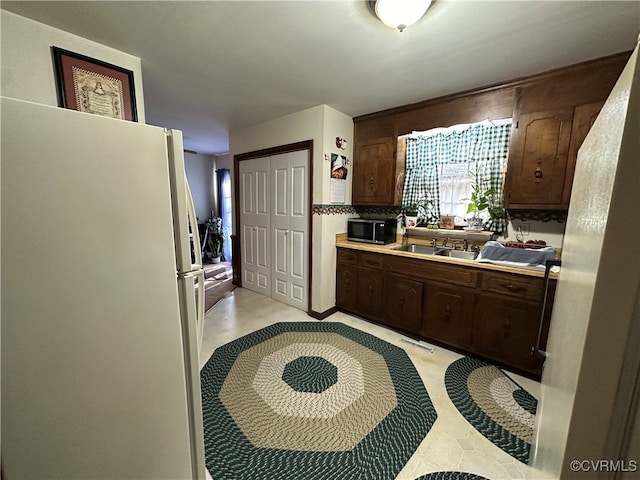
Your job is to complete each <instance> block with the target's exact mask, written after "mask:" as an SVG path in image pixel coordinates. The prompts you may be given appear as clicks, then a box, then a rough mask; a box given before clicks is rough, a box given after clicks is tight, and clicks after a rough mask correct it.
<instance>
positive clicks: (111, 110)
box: [51, 47, 138, 122]
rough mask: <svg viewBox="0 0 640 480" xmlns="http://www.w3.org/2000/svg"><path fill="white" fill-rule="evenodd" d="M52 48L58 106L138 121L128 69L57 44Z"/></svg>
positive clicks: (131, 73)
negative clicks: (59, 46) (62, 47)
mask: <svg viewBox="0 0 640 480" xmlns="http://www.w3.org/2000/svg"><path fill="white" fill-rule="evenodd" d="M51 50H52V53H53V63H54V68H55V74H56V86H57V91H58V105H59V106H60V107H63V108H68V109H71V110H78V111H80V112H87V113H93V114H94V115H102V116H105V117H110V118H119V119H122V120H129V121H132V122H137V121H138V112H137V109H136V96H135V90H134V83H133V72H132V71H131V70H127V69H124V68H122V67H118V66H116V65H112V64H110V63H107V62H103V61H102V60H97V59H95V58H91V57H87V56H85V55H80V54H79V53H74V52H70V51H68V50H63V49H61V48H58V47H51Z"/></svg>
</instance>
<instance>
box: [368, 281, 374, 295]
mask: <svg viewBox="0 0 640 480" xmlns="http://www.w3.org/2000/svg"><path fill="white" fill-rule="evenodd" d="M368 294H369V296H370V297H371V296H373V286H372V285H371V284H369V288H368Z"/></svg>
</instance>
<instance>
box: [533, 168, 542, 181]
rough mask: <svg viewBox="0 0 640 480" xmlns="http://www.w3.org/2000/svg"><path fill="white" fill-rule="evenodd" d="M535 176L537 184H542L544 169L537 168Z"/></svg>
mask: <svg viewBox="0 0 640 480" xmlns="http://www.w3.org/2000/svg"><path fill="white" fill-rule="evenodd" d="M533 176H534V178H535V182H536V183H540V181H541V180H542V168H540V165H538V166H537V167H536V171H535V172H534V174H533Z"/></svg>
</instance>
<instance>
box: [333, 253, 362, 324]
mask: <svg viewBox="0 0 640 480" xmlns="http://www.w3.org/2000/svg"><path fill="white" fill-rule="evenodd" d="M357 293H358V268H357V267H355V266H352V265H344V264H338V269H337V272H336V305H337V306H338V307H340V308H344V309H345V310H348V311H350V312H358V297H357Z"/></svg>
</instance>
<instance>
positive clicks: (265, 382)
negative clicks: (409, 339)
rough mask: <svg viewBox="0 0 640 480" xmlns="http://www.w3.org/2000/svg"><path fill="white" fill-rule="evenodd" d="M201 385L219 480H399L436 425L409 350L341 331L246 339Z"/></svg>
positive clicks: (340, 327) (323, 327) (278, 331)
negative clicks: (407, 464) (398, 477)
mask: <svg viewBox="0 0 640 480" xmlns="http://www.w3.org/2000/svg"><path fill="white" fill-rule="evenodd" d="M201 382H202V408H203V415H204V430H205V432H204V436H205V451H206V463H207V468H208V469H209V472H210V473H211V476H212V477H213V478H214V479H216V480H231V479H233V480H243V479H247V480H261V479H264V480H275V479H278V480H286V479H291V480H322V479H327V480H335V479H340V480H351V479H352V480H356V479H357V480H365V479H370V480H387V479H388V480H392V479H394V478H396V476H397V475H398V473H399V472H400V470H401V469H402V467H403V466H404V465H405V463H406V462H407V461H408V460H409V458H410V457H411V456H412V454H413V453H414V452H415V450H416V449H417V448H418V445H419V444H420V442H422V440H423V439H424V438H425V436H426V435H427V433H428V432H429V430H430V429H431V426H432V425H433V423H434V422H435V420H436V417H437V415H436V412H435V410H434V408H433V405H432V403H431V400H430V398H429V395H428V394H427V391H426V390H425V388H424V384H423V383H422V380H421V379H420V376H419V375H418V372H417V371H416V369H415V367H414V365H413V364H412V363H411V360H410V359H409V357H408V356H407V354H406V353H405V351H404V350H402V349H401V348H398V347H396V346H394V345H391V344H390V343H388V342H385V341H384V340H381V339H379V338H377V337H375V336H373V335H370V334H368V333H365V332H362V331H360V330H356V329H354V328H351V327H348V326H346V325H344V324H341V323H331V322H298V323H276V324H274V325H271V326H269V327H267V328H264V329H262V330H258V331H256V332H254V333H252V334H249V335H246V336H244V337H241V338H239V339H237V340H235V341H233V342H231V343H228V344H226V345H224V346H222V347H220V348H218V349H217V350H216V351H215V352H214V353H213V355H212V356H211V358H210V359H209V361H208V362H207V364H206V365H205V366H204V368H203V369H202V371H201Z"/></svg>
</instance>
